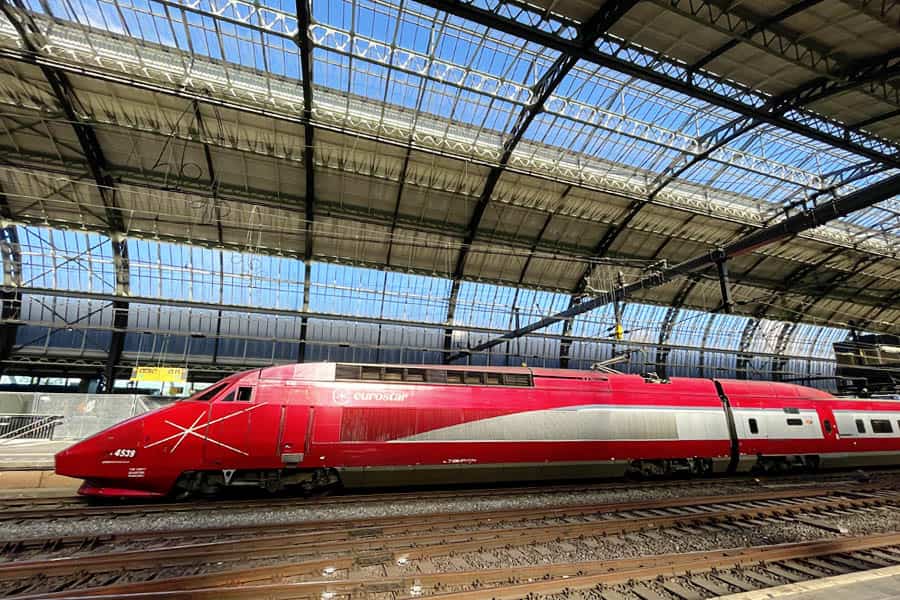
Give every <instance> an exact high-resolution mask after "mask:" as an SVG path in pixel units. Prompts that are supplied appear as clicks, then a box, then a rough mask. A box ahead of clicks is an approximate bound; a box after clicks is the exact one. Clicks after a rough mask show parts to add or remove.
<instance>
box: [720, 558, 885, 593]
mask: <svg viewBox="0 0 900 600" xmlns="http://www.w3.org/2000/svg"><path fill="white" fill-rule="evenodd" d="M768 598H786V599H789V600H843V599H844V598H847V599H852V600H895V599H900V566H896V567H885V568H883V569H872V570H871V571H860V572H859V573H848V574H846V575H837V576H835V577H826V578H824V579H813V580H811V581H803V582H801V583H792V584H789V585H782V586H778V587H773V588H767V589H764V590H757V591H755V592H745V593H742V594H731V595H729V596H719V600H766V599H768Z"/></svg>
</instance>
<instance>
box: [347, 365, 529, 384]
mask: <svg viewBox="0 0 900 600" xmlns="http://www.w3.org/2000/svg"><path fill="white" fill-rule="evenodd" d="M334 377H335V379H341V380H345V381H348V380H349V381H382V382H384V383H392V382H394V383H439V384H458V385H501V386H512V387H532V386H533V385H534V380H533V379H532V377H531V374H530V373H498V372H496V371H477V370H469V369H460V370H454V369H432V368H428V367H393V366H381V365H346V364H337V365H335V370H334Z"/></svg>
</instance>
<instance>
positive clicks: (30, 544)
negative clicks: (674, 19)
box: [0, 479, 877, 555]
mask: <svg viewBox="0 0 900 600" xmlns="http://www.w3.org/2000/svg"><path fill="white" fill-rule="evenodd" d="M719 481H720V480H716V482H717V483H718V482H719ZM728 481H732V480H728ZM744 481H746V479H744ZM685 483H686V482H684V481H678V482H673V483H672V485H679V486H682V485H683V484H685ZM698 483H700V482H698ZM702 483H703V485H708V484H709V483H710V481H709V480H704V481H703V482H702ZM813 485H814V486H815V488H814V489H808V488H809V486H813ZM824 485H829V484H826V483H823V482H819V483H810V484H808V485H807V484H803V485H797V486H796V487H791V488H789V489H784V488H782V489H781V490H775V491H771V490H769V491H759V492H750V493H736V494H732V495H728V496H721V495H711V496H682V497H677V498H667V499H663V500H641V501H636V502H607V503H587V504H584V503H582V504H578V503H573V504H568V505H565V506H560V507H556V508H554V509H547V508H543V509H531V508H523V509H497V510H493V511H482V512H479V517H481V518H483V519H487V518H493V519H498V520H499V519H506V520H510V519H513V518H518V519H520V520H522V519H526V518H529V517H533V516H534V515H536V514H539V515H544V516H547V515H550V514H551V510H552V511H555V514H556V515H557V516H560V517H563V516H566V515H571V514H575V513H579V514H584V513H585V512H588V513H590V512H605V513H616V512H624V511H632V510H653V509H665V508H677V507H679V506H698V505H705V504H720V503H724V502H727V501H734V499H735V498H740V499H741V500H742V501H765V500H777V499H780V498H805V497H817V496H829V495H835V494H840V493H846V492H848V491H851V490H856V491H858V490H863V489H867V488H863V487H859V486H858V485H857V484H854V485H853V486H852V487H851V486H848V485H846V484H845V483H843V482H838V483H837V484H832V485H835V487H833V488H831V489H825V488H824V487H823V486H824ZM619 487H620V486H619V485H618V484H617V485H616V486H614V487H613V486H603V485H601V486H595V487H587V488H585V487H583V486H582V487H577V486H564V487H560V488H553V489H552V491H555V492H564V491H594V490H596V491H603V490H607V489H617V488H619ZM875 489H877V487H876V488H875ZM502 491H503V492H507V491H511V492H515V491H521V490H502ZM526 491H531V490H528V489H526ZM534 492H536V493H546V492H545V491H544V490H542V489H541V488H537V489H535V490H534ZM503 495H506V494H503ZM375 497H377V498H378V499H384V500H388V499H403V500H407V501H411V502H413V501H418V500H422V499H434V498H435V497H434V496H421V495H418V496H417V495H403V496H394V495H383V496H382V495H378V496H375ZM441 497H448V498H456V497H458V492H456V491H454V492H446V494H441ZM471 497H472V496H471V495H470V496H469V498H471ZM485 497H488V498H493V497H496V496H495V495H493V494H491V495H487V496H485ZM358 498H360V497H358V496H357V497H354V496H349V497H346V498H342V499H341V500H346V501H347V502H346V503H354V504H357V503H358V502H357V499H358ZM361 498H362V499H363V500H365V499H367V498H369V497H368V496H362V497H361ZM341 504H344V502H341ZM316 506H317V507H318V506H319V505H316ZM429 516H431V515H429ZM470 516H471V513H470V512H465V511H460V512H442V513H440V519H441V520H443V521H447V520H450V521H453V522H458V521H459V520H460V519H466V518H469V517H470ZM421 519H422V515H416V516H410V517H396V516H384V517H364V518H349V519H330V520H317V521H309V522H300V523H290V524H284V523H272V524H265V525H253V526H245V527H230V528H229V529H228V530H227V532H223V531H222V529H221V528H220V527H198V528H182V529H169V530H157V531H146V532H145V531H140V532H134V533H120V534H99V535H87V536H85V535H75V536H64V537H50V538H31V539H24V540H17V539H10V540H0V554H6V555H14V554H16V553H19V552H22V551H24V550H28V549H32V550H38V551H40V552H44V553H46V552H48V551H50V552H53V551H56V550H59V549H62V548H71V547H73V546H74V547H82V548H88V549H92V550H95V549H97V548H98V547H100V546H102V545H105V544H111V543H120V542H135V541H142V542H152V541H154V540H158V539H166V540H171V539H176V538H179V537H180V538H191V539H197V538H210V539H213V538H222V537H239V536H248V537H255V536H259V535H261V534H267V533H270V532H278V533H288V532H290V533H295V534H296V533H300V532H302V531H308V530H314V531H319V532H323V531H328V530H335V529H336V530H350V529H352V530H355V531H361V530H363V529H365V528H372V527H384V526H389V525H398V524H400V523H402V522H406V521H412V522H417V521H420V520H421ZM429 522H430V523H432V524H433V523H434V522H435V521H434V520H431V521H429Z"/></svg>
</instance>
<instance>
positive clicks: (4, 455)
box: [0, 440, 75, 471]
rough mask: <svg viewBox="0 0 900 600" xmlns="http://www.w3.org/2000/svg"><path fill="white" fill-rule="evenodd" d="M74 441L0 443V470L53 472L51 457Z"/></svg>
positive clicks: (11, 441)
mask: <svg viewBox="0 0 900 600" xmlns="http://www.w3.org/2000/svg"><path fill="white" fill-rule="evenodd" d="M74 443H75V440H8V441H5V442H3V443H0V470H26V471H27V470H38V471H45V470H51V471H52V470H53V455H54V454H56V453H57V452H59V451H60V450H64V449H65V448H68V447H69V446H71V445H72V444H74Z"/></svg>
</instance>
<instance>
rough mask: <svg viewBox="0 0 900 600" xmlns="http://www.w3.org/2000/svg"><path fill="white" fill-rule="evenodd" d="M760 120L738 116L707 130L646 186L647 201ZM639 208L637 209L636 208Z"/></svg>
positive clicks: (759, 122) (755, 125)
mask: <svg viewBox="0 0 900 600" xmlns="http://www.w3.org/2000/svg"><path fill="white" fill-rule="evenodd" d="M761 123H762V121H760V120H758V119H754V118H752V117H738V118H737V119H734V120H732V121H729V122H727V123H725V124H724V125H722V126H721V127H717V128H716V129H713V130H712V131H709V132H707V133H705V134H703V135H701V136H700V137H699V138H697V145H696V148H692V149H691V151H689V152H688V151H685V152H682V153H681V154H679V155H678V156H676V157H675V158H674V159H672V162H671V163H669V166H667V167H666V168H665V169H663V170H662V172H661V173H659V175H657V176H656V178H655V179H654V180H653V181H652V182H650V184H649V185H648V186H647V187H648V188H649V189H650V193H648V194H647V202H649V201H652V200H653V199H654V198H655V197H656V195H657V194H659V193H660V192H661V191H662V190H663V189H664V188H665V187H666V186H667V185H669V184H670V183H672V182H673V181H675V180H676V179H678V178H679V177H680V176H681V175H682V174H684V173H685V172H686V171H687V170H688V169H690V168H691V167H693V166H694V165H696V164H697V163H699V162H701V161H704V160H706V159H707V158H709V157H710V155H711V154H712V153H713V152H715V151H717V150H719V149H721V148H723V147H724V146H725V145H727V144H729V143H731V142H732V141H734V140H736V139H737V138H739V137H741V136H742V135H744V134H745V133H747V132H748V131H750V130H751V129H753V128H754V127H757V126H758V125H760V124H761ZM638 210H639V209H638Z"/></svg>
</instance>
